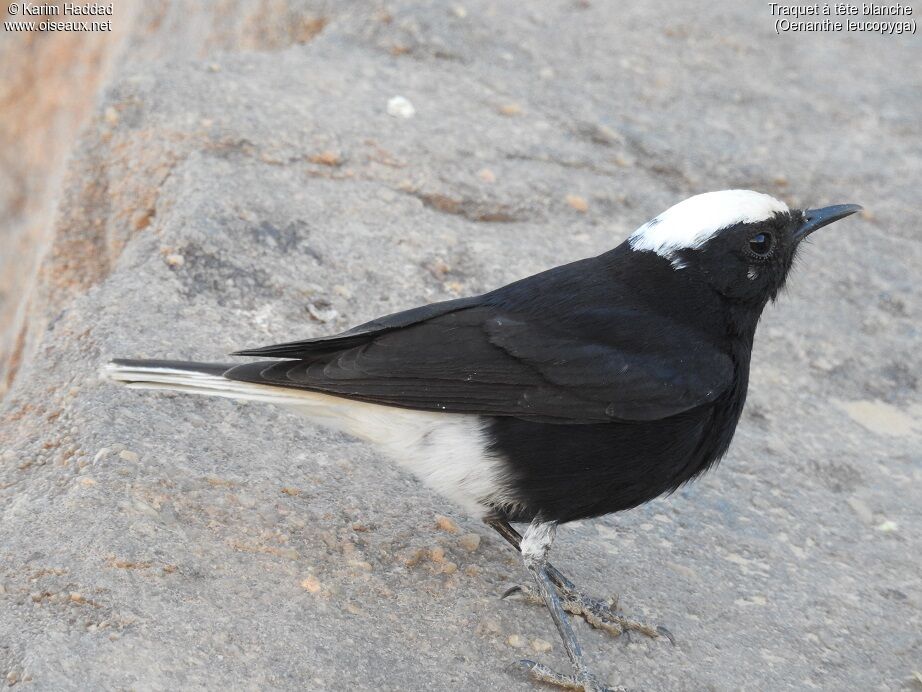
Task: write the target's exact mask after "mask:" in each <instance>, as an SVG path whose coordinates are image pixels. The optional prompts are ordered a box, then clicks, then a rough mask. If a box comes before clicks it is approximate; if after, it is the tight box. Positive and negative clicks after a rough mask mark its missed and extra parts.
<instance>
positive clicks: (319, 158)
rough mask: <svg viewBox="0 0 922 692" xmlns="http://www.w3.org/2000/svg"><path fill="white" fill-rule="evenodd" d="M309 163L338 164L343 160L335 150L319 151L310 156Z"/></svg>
mask: <svg viewBox="0 0 922 692" xmlns="http://www.w3.org/2000/svg"><path fill="white" fill-rule="evenodd" d="M310 160H311V163H319V164H321V165H323V166H338V165H340V164H341V163H342V162H343V160H342V158H341V157H340V155H339V154H337V153H336V152H335V151H330V150H326V151H321V152H320V153H319V154H314V155H313V156H311V158H310Z"/></svg>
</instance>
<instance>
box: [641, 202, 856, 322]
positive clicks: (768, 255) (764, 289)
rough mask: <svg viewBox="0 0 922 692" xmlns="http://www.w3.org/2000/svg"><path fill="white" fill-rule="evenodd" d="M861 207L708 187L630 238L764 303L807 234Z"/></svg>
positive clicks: (736, 294)
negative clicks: (808, 205)
mask: <svg viewBox="0 0 922 692" xmlns="http://www.w3.org/2000/svg"><path fill="white" fill-rule="evenodd" d="M860 210H861V207H860V206H858V205H857V204H839V205H836V206H833V207H825V208H823V209H789V208H788V206H787V205H786V204H785V203H784V202H781V201H779V200H777V199H775V198H774V197H771V196H769V195H765V194H762V193H761V192H753V191H752V190H721V191H720V192H706V193H704V194H701V195H695V196H694V197H689V198H688V199H686V200H684V201H682V202H679V203H678V204H676V205H675V206H673V207H670V208H669V209H667V210H666V211H664V212H663V213H662V214H660V215H659V216H657V217H655V218H653V219H651V220H650V221H648V222H647V223H645V224H644V225H643V226H641V227H640V228H638V229H637V230H636V231H634V233H632V234H631V237H630V238H629V243H630V246H631V248H632V249H633V250H634V251H638V252H654V253H656V254H657V255H659V256H661V257H663V258H664V259H665V260H667V261H668V262H670V263H671V265H672V268H673V269H674V271H677V272H694V273H699V275H700V276H701V277H702V278H703V279H704V280H705V281H707V283H708V284H710V285H711V286H712V287H713V288H714V289H715V290H717V291H718V292H719V293H721V294H722V295H724V296H725V297H727V298H728V299H731V300H734V301H740V302H744V303H749V304H752V305H754V306H756V305H758V306H759V307H761V306H762V305H765V303H766V302H767V301H768V300H769V299H774V298H775V296H776V295H777V294H778V291H779V290H781V287H782V286H783V285H784V281H785V279H786V278H787V275H788V271H789V270H790V269H791V265H792V264H793V262H794V256H795V254H796V253H797V249H798V248H799V247H800V244H801V243H802V241H803V240H804V238H806V237H807V236H808V235H810V234H811V233H813V232H814V231H816V230H817V229H819V228H822V227H823V226H826V225H828V224H830V223H832V222H833V221H838V220H839V219H842V218H845V217H846V216H849V215H850V214H854V213H855V212H857V211H860Z"/></svg>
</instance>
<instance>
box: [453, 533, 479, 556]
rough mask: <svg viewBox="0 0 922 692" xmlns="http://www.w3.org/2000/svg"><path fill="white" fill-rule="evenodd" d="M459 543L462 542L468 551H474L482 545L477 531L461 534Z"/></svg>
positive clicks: (462, 545)
mask: <svg viewBox="0 0 922 692" xmlns="http://www.w3.org/2000/svg"><path fill="white" fill-rule="evenodd" d="M458 543H460V544H461V547H462V548H464V549H465V550H466V551H467V552H469V553H473V552H474V551H475V550H477V548H479V547H480V536H479V535H478V534H476V533H468V534H465V535H463V536H461V538H459V539H458Z"/></svg>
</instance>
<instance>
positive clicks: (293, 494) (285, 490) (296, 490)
mask: <svg viewBox="0 0 922 692" xmlns="http://www.w3.org/2000/svg"><path fill="white" fill-rule="evenodd" d="M282 492H283V493H285V494H286V495H291V497H297V496H298V495H300V494H301V490H300V489H299V488H289V487H285V488H282Z"/></svg>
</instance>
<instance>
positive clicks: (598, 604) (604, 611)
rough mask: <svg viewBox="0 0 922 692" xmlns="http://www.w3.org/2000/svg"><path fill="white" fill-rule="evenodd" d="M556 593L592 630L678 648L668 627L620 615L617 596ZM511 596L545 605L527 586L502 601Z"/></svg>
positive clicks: (515, 589)
mask: <svg viewBox="0 0 922 692" xmlns="http://www.w3.org/2000/svg"><path fill="white" fill-rule="evenodd" d="M557 593H558V594H559V596H560V604H561V605H562V606H563V609H564V610H566V611H567V612H568V613H570V614H572V615H578V616H579V617H581V618H583V620H585V621H586V622H587V623H589V624H590V625H591V626H592V627H594V628H596V629H599V630H604V631H606V632H608V633H609V634H610V635H612V636H613V637H618V636H620V635H622V634H625V633H628V634H630V632H639V633H640V634H643V635H645V636H647V637H650V638H651V639H657V638H659V637H664V638H665V639H668V640H669V641H670V643H672V645H673V646H674V645H675V637H674V636H673V635H672V633H671V632H670V631H669V630H667V629H666V628H665V627H660V626H654V625H650V624H648V623H645V622H643V621H641V620H637V619H635V618H632V617H630V616H628V615H626V614H625V613H623V612H621V610H620V609H619V608H618V599H617V597H614V598H612V599H611V601H609V602H608V603H606V602H604V601H601V600H599V599H597V598H593V597H592V596H586V595H585V594H582V593H580V592H579V591H576V590H575V589H570V588H566V587H560V586H558V587H557ZM510 597H515V598H519V599H521V600H523V601H525V602H526V603H533V604H535V605H544V599H543V598H542V597H541V595H540V594H539V593H538V592H537V591H535V590H534V589H532V588H531V587H528V586H513V587H512V588H509V589H506V591H505V592H504V593H503V595H502V596H501V598H503V599H506V598H510Z"/></svg>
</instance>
